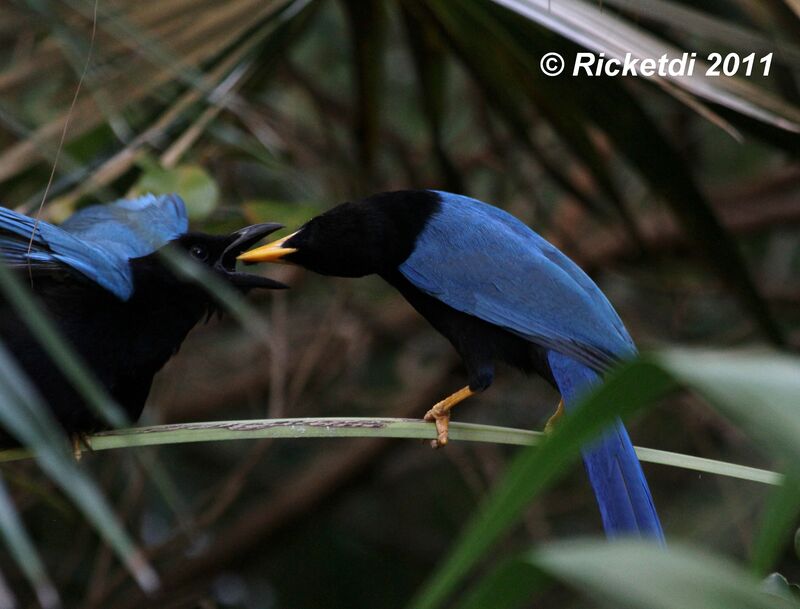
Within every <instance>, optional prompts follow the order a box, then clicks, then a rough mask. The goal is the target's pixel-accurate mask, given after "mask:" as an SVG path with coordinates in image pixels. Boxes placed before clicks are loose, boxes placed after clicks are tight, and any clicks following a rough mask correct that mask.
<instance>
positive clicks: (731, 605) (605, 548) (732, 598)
mask: <svg viewBox="0 0 800 609" xmlns="http://www.w3.org/2000/svg"><path fill="white" fill-rule="evenodd" d="M525 560H526V561H527V562H529V563H530V564H532V565H536V566H537V567H539V568H540V569H542V570H543V571H546V572H547V573H549V574H551V575H552V576H553V577H555V578H556V579H559V580H561V581H563V582H564V583H566V584H568V585H569V586H572V587H574V588H576V589H577V590H579V591H580V592H581V593H582V594H583V595H585V596H588V597H591V598H595V597H598V598H602V599H606V600H608V601H609V602H610V603H611V604H612V606H624V607H636V608H639V607H641V608H642V609H698V608H702V609H765V608H767V607H769V608H770V609H784V608H786V609H789V608H797V607H800V603H798V602H797V601H796V600H790V599H788V598H783V597H779V596H776V595H774V594H770V593H767V592H765V591H764V589H763V587H762V585H761V582H760V581H759V580H758V579H756V578H755V577H753V575H752V574H750V573H747V572H745V571H743V570H742V569H741V568H740V567H738V566H736V565H735V564H733V563H731V562H729V561H728V560H726V559H723V558H721V557H718V556H715V555H713V554H709V553H707V552H705V551H702V550H699V549H696V548H691V547H687V546H683V545H681V544H670V545H669V547H668V548H663V547H660V546H657V545H656V544H653V543H652V542H646V541H643V540H624V541H623V540H620V541H614V542H610V543H609V542H606V541H570V542H563V543H555V544H549V545H547V546H546V547H543V548H541V549H538V550H535V551H533V552H531V553H530V554H529V555H528V556H527V557H526V558H525ZM498 609H499V608H498Z"/></svg>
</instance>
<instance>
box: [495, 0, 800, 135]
mask: <svg viewBox="0 0 800 609" xmlns="http://www.w3.org/2000/svg"><path fill="white" fill-rule="evenodd" d="M493 1H494V2H496V3H497V4H499V5H501V6H504V7H506V8H507V9H509V10H512V11H515V12H517V13H518V14H520V15H521V16H523V17H525V18H526V19H530V20H532V21H534V22H536V23H538V24H540V25H542V26H543V27H546V28H548V29H549V30H551V31H553V32H556V33H558V34H560V35H561V36H564V37H565V38H567V39H569V40H571V41H573V42H575V43H577V44H580V45H581V46H583V47H585V48H587V49H589V50H592V51H595V52H598V53H600V52H602V53H605V54H606V56H607V57H614V58H623V59H624V57H625V54H626V53H632V54H633V56H634V57H640V58H645V57H660V56H661V55H663V54H668V55H669V56H671V57H676V56H678V55H680V54H681V53H682V52H683V49H678V48H676V47H674V46H673V45H670V44H668V43H666V42H664V41H663V40H661V39H659V38H658V37H657V36H655V35H654V34H652V33H650V32H648V31H646V30H644V29H643V28H641V27H637V26H636V25H635V24H633V23H632V22H630V21H628V20H626V19H624V18H623V17H620V16H619V15H617V14H615V13H613V12H611V11H608V10H603V9H602V7H600V6H596V5H594V4H591V3H589V2H583V1H582V0H561V1H559V2H558V3H555V4H553V3H551V2H548V1H545V0H493ZM698 72H699V73H698ZM668 80H669V81H670V82H671V83H673V84H675V85H676V86H678V87H680V88H682V89H684V90H686V91H688V92H689V93H692V94H693V95H696V96H698V97H701V98H703V99H706V100H708V101H710V102H713V103H716V104H720V105H722V106H725V107H727V108H730V109H732V110H734V111H736V112H739V113H742V114H744V115H747V116H750V117H752V118H756V119H758V120H761V121H764V122H767V123H770V124H773V125H775V126H777V127H780V128H782V129H786V130H788V131H793V132H796V133H800V109H798V108H797V107H795V106H793V105H791V104H789V103H786V102H784V101H783V100H781V99H779V98H777V97H775V96H773V95H772V94H771V93H769V92H768V91H766V90H765V89H762V88H759V87H757V86H755V85H753V84H751V83H749V82H746V81H745V80H743V79H740V78H733V77H727V76H726V77H719V78H707V77H706V76H705V73H704V71H703V70H699V71H696V73H695V74H693V75H691V76H689V75H687V76H682V77H668ZM667 91H669V89H667ZM678 99H681V98H680V97H679V98H678Z"/></svg>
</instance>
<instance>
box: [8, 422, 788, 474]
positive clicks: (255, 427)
mask: <svg viewBox="0 0 800 609" xmlns="http://www.w3.org/2000/svg"><path fill="white" fill-rule="evenodd" d="M542 435H543V433H542V432H540V431H528V430H523V429H513V428H510V427H496V426H492V425H477V424H474V423H450V439H451V440H454V441H465V442H490V443H494V444H509V445H513V446H528V445H532V444H536V443H538V442H539V441H540V440H541V437H542ZM435 437H436V429H435V427H434V425H433V424H432V423H426V422H425V421H421V420H419V419H391V418H369V417H326V418H299V419H247V420H242V421H208V422H202V423H176V424H172V425H155V426H151V427H134V428H130V429H117V430H114V431H104V432H101V433H98V434H95V435H92V436H88V437H87V438H86V444H87V446H88V447H89V449H91V450H92V451H101V450H111V449H117V448H133V447H137V446H155V445H159V444H187V443H190V442H219V441H223V440H256V439H261V438H275V439H281V438H283V439H288V438H405V439H408V440H433V439H434V438H435ZM636 454H637V455H638V456H639V459H640V460H641V461H643V462H646V463H657V464H660V465H668V466H671V467H680V468H682V469H689V470H694V471H698V472H703V473H707V474H717V475H720V476H728V477H730V478H739V479H741V480H749V481H751V482H760V483H762V484H770V485H778V484H780V483H781V480H782V476H781V475H780V474H778V473H776V472H772V471H769V470H764V469H757V468H754V467H748V466H745V465H738V464H735V463H727V462H724V461H714V460H712V459H703V458H700V457H693V456H690V455H683V454H679V453H671V452H668V451H663V450H656V449H653V448H639V447H637V448H636ZM30 457H31V453H30V451H28V450H27V449H25V448H11V449H6V450H2V451H0V463H6V462H9V461H18V460H21V459H28V458H30Z"/></svg>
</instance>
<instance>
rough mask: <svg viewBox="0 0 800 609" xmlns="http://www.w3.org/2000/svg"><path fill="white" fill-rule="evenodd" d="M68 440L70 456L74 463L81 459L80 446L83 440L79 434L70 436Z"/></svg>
mask: <svg viewBox="0 0 800 609" xmlns="http://www.w3.org/2000/svg"><path fill="white" fill-rule="evenodd" d="M69 439H70V440H71V442H72V456H73V457H74V459H75V461H80V460H81V457H82V456H83V452H82V446H81V445H82V444H83V438H81V435H80V434H79V433H73V434H70V436H69Z"/></svg>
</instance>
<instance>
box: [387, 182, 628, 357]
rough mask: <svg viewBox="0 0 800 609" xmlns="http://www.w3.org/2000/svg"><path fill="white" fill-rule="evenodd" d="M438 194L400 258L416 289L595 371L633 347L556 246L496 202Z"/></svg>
mask: <svg viewBox="0 0 800 609" xmlns="http://www.w3.org/2000/svg"><path fill="white" fill-rule="evenodd" d="M437 194H438V195H439V197H440V201H441V205H440V208H439V210H438V211H437V212H435V213H434V214H433V216H432V217H431V218H430V219H429V220H428V222H427V223H426V225H425V227H424V229H423V230H422V232H421V233H420V235H419V237H418V239H417V242H416V244H415V247H414V250H413V252H412V253H411V255H410V256H409V257H408V258H407V259H406V260H405V262H403V264H402V265H400V272H401V273H402V274H403V275H404V276H405V277H406V279H408V280H409V281H410V282H411V283H412V284H414V285H415V286H416V287H417V288H418V289H420V290H422V291H423V292H426V293H427V294H429V295H431V296H433V297H435V298H437V299H439V300H441V301H442V302H444V303H445V304H447V305H449V306H451V307H453V308H454V309H458V310H459V311H462V312H464V313H468V314H470V315H474V316H475V317H479V318H481V319H483V320H485V321H488V322H490V323H493V324H495V325H497V326H500V327H502V328H505V329H507V330H509V331H510V332H513V333H514V334H517V335H519V336H522V337H523V338H525V339H527V340H529V341H531V342H534V343H537V344H539V345H542V346H543V347H546V348H549V349H553V350H555V351H558V352H560V353H564V354H566V355H569V356H571V357H573V358H575V359H576V360H578V361H579V362H581V363H583V364H585V365H587V366H589V367H590V368H593V369H595V370H604V369H606V368H608V367H609V365H611V364H612V363H613V362H614V360H615V359H618V358H620V357H625V356H626V355H630V354H632V353H635V347H634V345H633V341H632V340H631V338H630V336H629V335H628V332H627V331H626V330H625V327H624V325H623V324H622V321H621V320H620V318H619V316H618V315H617V313H616V311H614V308H613V307H612V306H611V303H609V302H608V299H607V298H606V297H605V295H604V294H603V293H602V292H601V291H600V289H599V288H598V287H597V286H596V285H595V283H594V282H593V281H592V280H591V279H590V278H589V277H588V276H587V275H586V274H585V273H584V272H583V271H582V270H581V269H580V268H579V267H578V266H577V265H576V264H575V263H574V262H572V261H571V260H570V259H569V258H567V257H566V256H565V255H564V254H562V253H561V252H560V251H559V250H558V249H556V248H555V247H554V246H552V245H551V244H550V243H548V242H547V241H545V240H544V239H542V238H541V237H540V236H539V235H537V234H536V233H535V232H534V231H533V230H531V229H530V228H528V227H527V226H526V225H525V224H523V223H522V222H520V221H519V220H517V219H516V218H515V217H514V216H512V215H510V214H508V213H506V212H504V211H503V210H501V209H498V208H496V207H493V206H491V205H487V204H486V203H482V202H481V201H477V200H475V199H470V198H469V197H464V196H460V195H454V194H450V193H443V192H440V193H437Z"/></svg>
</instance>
